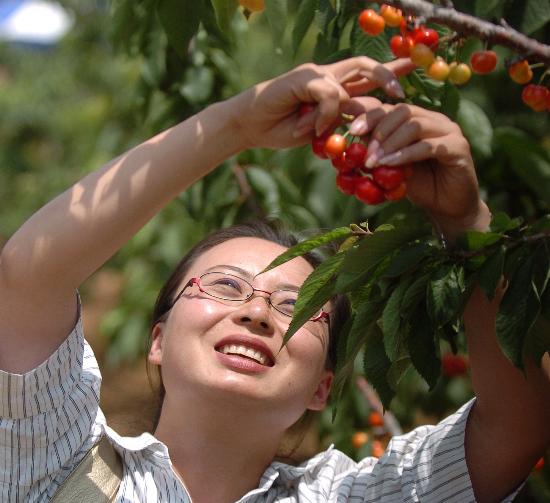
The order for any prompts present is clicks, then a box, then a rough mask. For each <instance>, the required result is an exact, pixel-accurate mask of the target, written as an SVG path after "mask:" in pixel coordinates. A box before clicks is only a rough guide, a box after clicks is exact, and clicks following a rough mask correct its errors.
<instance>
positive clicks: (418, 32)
mask: <svg viewBox="0 0 550 503" xmlns="http://www.w3.org/2000/svg"><path fill="white" fill-rule="evenodd" d="M412 37H413V40H414V42H415V44H424V45H427V46H428V47H429V48H430V49H431V50H432V51H436V50H437V46H438V45H439V34H438V33H437V31H435V30H434V29H432V28H426V27H425V26H420V27H418V28H416V29H414V30H413V35H412Z"/></svg>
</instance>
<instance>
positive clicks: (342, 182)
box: [336, 171, 362, 196]
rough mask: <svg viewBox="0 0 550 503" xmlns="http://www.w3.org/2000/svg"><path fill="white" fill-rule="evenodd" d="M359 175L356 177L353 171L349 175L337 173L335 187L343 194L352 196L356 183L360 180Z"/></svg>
mask: <svg viewBox="0 0 550 503" xmlns="http://www.w3.org/2000/svg"><path fill="white" fill-rule="evenodd" d="M361 178H362V177H361V175H358V174H357V173H356V172H355V171H350V172H349V173H338V174H337V175H336V186H337V187H338V188H339V189H340V191H342V192H343V193H344V194H347V195H348V196H353V195H354V194H355V189H356V187H357V184H358V182H359V181H360V180H361Z"/></svg>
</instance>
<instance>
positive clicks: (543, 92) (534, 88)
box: [521, 84, 550, 112]
mask: <svg viewBox="0 0 550 503" xmlns="http://www.w3.org/2000/svg"><path fill="white" fill-rule="evenodd" d="M549 94H550V91H548V89H547V88H546V87H544V86H538V85H535V84H528V85H526V86H525V87H524V88H523V91H522V92H521V99H522V100H523V102H524V103H525V104H526V105H527V106H528V107H530V108H531V109H533V110H534V111H535V112H542V111H544V110H546V109H547V106H548V100H549V98H548V95H549Z"/></svg>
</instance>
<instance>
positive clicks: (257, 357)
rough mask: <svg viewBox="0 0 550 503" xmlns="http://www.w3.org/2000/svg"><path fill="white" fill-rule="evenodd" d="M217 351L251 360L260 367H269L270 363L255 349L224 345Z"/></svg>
mask: <svg viewBox="0 0 550 503" xmlns="http://www.w3.org/2000/svg"><path fill="white" fill-rule="evenodd" d="M217 351H219V352H220V353H223V354H226V355H238V356H244V357H245V358H250V359H251V360H254V361H256V362H258V363H259V364H260V365H266V366H271V361H270V359H269V357H268V356H267V355H265V354H263V353H262V352H261V351H258V350H257V349H253V348H250V347H247V346H243V345H241V344H226V345H224V346H221V347H220V348H218V349H217Z"/></svg>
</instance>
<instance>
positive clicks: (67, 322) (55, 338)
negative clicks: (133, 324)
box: [0, 57, 550, 503]
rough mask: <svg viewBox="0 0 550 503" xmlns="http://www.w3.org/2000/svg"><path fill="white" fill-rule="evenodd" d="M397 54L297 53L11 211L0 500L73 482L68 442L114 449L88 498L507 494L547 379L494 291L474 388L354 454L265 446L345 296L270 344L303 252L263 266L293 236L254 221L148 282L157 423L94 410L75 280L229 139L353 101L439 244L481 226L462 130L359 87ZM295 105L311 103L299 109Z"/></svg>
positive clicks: (481, 329) (311, 379)
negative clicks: (124, 431) (115, 472)
mask: <svg viewBox="0 0 550 503" xmlns="http://www.w3.org/2000/svg"><path fill="white" fill-rule="evenodd" d="M412 68H413V65H412V64H411V63H410V61H408V60H406V59H400V60H396V61H393V62H390V63H387V64H385V65H382V64H379V63H377V62H376V61H373V60H371V59H369V58H366V57H358V58H352V59H349V60H343V61H339V62H337V63H334V64H330V65H325V66H317V65H313V64H306V65H302V66H300V67H298V68H296V69H294V70H292V71H290V72H288V73H286V74H284V75H281V76H279V77H276V78H274V79H273V80H270V81H267V82H262V83H260V84H258V85H256V86H254V87H253V88H251V89H249V90H247V91H245V92H243V93H241V94H239V95H237V96H235V97H233V98H231V99H229V100H227V101H225V102H222V103H217V104H214V105H212V106H209V107H208V108H206V109H205V110H203V111H201V112H200V113H198V114H197V115H195V116H193V117H191V118H189V119H187V120H185V121H183V122H182V123H180V124H177V125H176V126H174V127H172V128H171V129H168V130H167V131H164V132H162V133H160V134H158V135H157V136H155V137H154V138H151V139H149V140H147V141H145V142H144V143H142V144H141V145H138V146H137V147H135V148H134V149H132V150H130V151H129V152H127V153H125V154H123V155H121V156H120V157H118V158H116V159H114V160H113V161H111V162H110V163H108V164H106V165H105V166H103V167H102V168H100V169H99V170H97V171H95V172H93V173H91V174H89V175H88V176H86V177H85V178H83V179H82V180H80V181H79V182H77V183H76V184H75V185H74V186H73V187H71V188H70V189H68V190H67V191H66V192H64V193H63V194H61V195H60V196H58V197H57V198H56V199H54V200H53V201H51V202H50V203H48V204H47V205H46V206H44V207H43V208H42V209H41V210H39V211H38V212H37V213H36V214H35V215H33V216H32V217H31V218H29V220H28V221H27V222H26V223H24V224H23V226H22V227H21V228H20V229H19V230H18V231H17V232H16V233H15V234H14V235H13V236H12V237H11V238H10V240H9V241H8V242H7V243H6V245H5V246H4V248H3V249H2V252H1V255H0V369H2V370H0V396H1V400H0V501H2V502H9V503H18V502H26V503H36V502H44V501H50V500H52V498H54V497H56V496H55V495H56V494H57V495H59V496H58V497H59V498H63V495H66V494H67V493H70V492H71V491H72V487H71V486H70V484H72V483H73V481H74V480H78V477H77V478H76V479H75V478H71V479H68V477H69V475H70V474H71V473H76V474H80V473H81V471H84V472H85V471H86V467H87V466H97V465H98V463H96V461H97V454H94V455H92V458H93V459H92V463H86V462H85V463H83V464H81V465H80V462H81V461H82V460H83V459H84V457H85V456H87V455H88V453H89V452H94V453H97V452H105V449H107V451H110V452H111V453H112V452H113V450H114V451H116V453H117V455H118V457H119V458H120V460H121V464H122V467H123V470H122V475H121V478H120V480H117V481H116V482H117V484H118V483H119V482H120V483H119V484H118V485H117V484H114V487H115V488H116V491H115V493H116V494H113V496H112V498H111V496H105V495H104V496H103V497H95V495H93V496H92V498H94V501H108V500H110V499H113V500H115V501H117V502H121V503H122V502H124V503H128V502H132V503H134V502H136V503H150V502H156V501H158V502H191V501H193V502H195V503H230V502H234V501H239V502H242V503H245V502H246V503H253V502H267V501H270V502H273V501H279V502H285V503H291V502H293V503H297V502H298V501H322V502H342V501H364V502H368V501H370V502H374V501H376V502H378V501H381V502H384V503H389V502H393V503H398V502H402V501H416V502H418V501H421V502H422V503H425V502H433V503H439V502H441V501H446V502H462V501H468V502H469V501H474V500H476V499H477V500H478V501H497V500H503V501H511V499H512V498H513V496H514V494H515V491H516V489H517V488H518V486H520V484H521V483H522V481H523V480H524V479H525V477H526V476H527V475H528V474H529V471H530V469H531V467H532V466H533V465H534V464H535V462H536V461H537V459H539V458H540V456H541V455H542V453H543V451H544V448H545V447H546V446H547V445H548V444H549V443H550V430H549V428H548V424H549V423H550V410H549V409H550V400H548V397H549V396H550V384H549V379H548V376H547V375H545V374H544V373H543V372H542V371H541V369H539V368H536V367H535V366H534V364H532V362H527V363H526V368H525V375H524V374H522V373H521V372H519V371H517V369H515V368H514V367H513V366H512V365H511V364H510V362H509V361H508V360H507V359H506V358H505V357H504V356H503V354H502V353H501V352H500V349H499V347H498V344H497V343H496V337H495V329H494V325H495V313H496V309H497V307H498V302H499V299H498V298H497V299H495V300H494V301H492V302H489V301H488V300H487V299H486V298H485V297H484V296H483V294H481V292H480V291H476V292H474V294H473V295H472V297H471V299H472V300H470V301H469V302H468V306H467V308H466V312H465V327H466V335H467V338H468V344H469V348H470V362H471V369H472V377H473V384H474V388H475V391H476V394H477V396H478V397H479V399H478V400H472V401H470V402H469V403H467V404H465V405H464V406H463V407H461V408H460V409H459V410H458V411H457V412H456V413H455V414H453V415H452V416H450V417H448V418H447V419H445V420H444V421H442V422H441V423H440V424H438V425H435V426H425V427H420V428H417V429H415V430H413V431H411V432H409V433H407V434H406V435H402V436H398V437H395V438H393V439H392V441H391V442H390V444H389V445H388V448H387V450H386V452H385V453H384V455H383V456H381V458H380V459H377V458H372V457H369V458H365V459H363V460H361V461H360V462H358V463H356V462H354V461H352V460H351V459H350V458H348V457H347V456H345V455H344V454H343V453H342V452H339V451H338V450H336V449H333V448H329V449H327V450H326V451H325V452H322V453H319V454H318V455H316V456H315V457H313V458H312V459H309V460H307V461H306V462H304V463H302V464H301V465H300V466H292V465H290V464H287V463H283V462H281V461H278V460H276V457H277V453H278V450H279V447H280V445H281V442H282V440H283V438H284V436H285V434H286V432H287V431H288V430H289V428H291V427H292V425H294V424H296V422H297V421H298V420H299V419H300V418H301V417H303V415H304V414H305V413H306V412H307V411H319V410H322V409H323V408H324V407H325V404H326V401H327V398H328V395H329V392H330V387H331V382H332V378H333V368H334V365H335V356H336V355H335V345H336V344H335V342H336V340H337V337H338V332H339V330H340V328H341V326H342V323H343V322H344V321H345V319H346V313H347V306H346V301H345V300H344V299H340V298H334V299H332V301H331V302H329V303H328V305H326V306H324V307H323V309H322V311H321V312H319V313H317V314H316V315H315V316H314V317H313V318H311V319H310V320H308V321H307V322H306V323H305V324H304V325H303V326H302V327H301V328H300V329H299V330H298V331H297V332H296V333H295V335H294V336H293V337H292V338H291V339H290V340H289V341H288V343H287V344H286V345H285V346H284V347H281V346H282V342H283V336H284V334H285V331H286V330H287V328H288V324H289V320H290V319H291V314H292V312H293V304H294V301H295V299H296V290H298V289H299V288H300V286H301V285H302V284H303V283H304V281H305V279H306V278H307V277H308V275H309V274H310V273H311V272H312V271H313V270H314V268H315V267H317V265H318V263H319V261H318V259H317V258H316V257H315V256H314V255H306V256H304V257H296V258H294V259H292V260H290V261H288V262H285V263H284V264H282V265H280V266H279V267H277V268H275V269H271V270H269V271H267V272H262V271H263V270H264V269H265V268H266V266H267V265H268V264H269V263H270V262H271V261H272V260H273V259H274V258H275V257H277V256H279V255H280V254H281V253H282V252H284V251H285V250H287V249H288V247H289V246H291V245H293V244H294V243H295V240H293V239H292V238H290V237H289V236H286V235H285V234H284V233H282V232H280V231H278V230H277V229H275V228H274V227H272V226H269V225H266V224H262V223H257V224H245V225H240V226H236V227H232V228H229V229H224V230H221V231H219V232H217V233H215V234H213V235H212V236H210V237H209V238H207V239H206V240H204V241H202V242H201V243H200V244H198V245H197V246H196V247H195V248H194V249H193V250H191V252H189V254H188V255H186V257H185V258H184V259H183V260H182V261H181V262H180V264H179V265H178V266H177V267H176V270H175V272H174V273H173V274H172V276H171V277H170V278H169V279H168V281H167V283H166V285H165V286H164V288H163V289H162V291H161V292H160V295H159V298H158V301H157V303H156V306H155V311H154V315H153V323H152V326H151V343H150V349H149V352H148V356H147V358H148V361H149V363H150V364H152V365H155V366H157V367H158V369H159V372H160V375H161V379H162V381H161V383H162V387H161V391H160V393H161V398H162V400H161V404H160V405H161V406H160V408H159V415H158V424H157V425H156V428H155V431H154V434H150V433H143V434H142V435H140V436H139V437H121V436H120V435H118V434H117V433H116V432H115V431H113V430H112V429H111V428H110V427H109V426H108V425H107V424H106V421H105V417H104V416H103V413H102V411H101V409H100V408H99V389H100V384H101V374H100V372H99V369H98V367H97V361H96V359H95V356H94V354H93V351H92V349H91V347H90V346H89V344H88V343H87V342H86V341H85V339H84V334H83V330H82V321H81V316H80V314H81V313H80V305H79V301H78V295H76V294H75V291H76V289H77V288H78V287H79V286H80V285H81V284H82V282H83V281H84V280H85V279H86V278H88V277H89V276H90V274H92V273H93V272H94V271H96V270H97V269H98V268H99V267H101V266H102V265H103V264H104V263H105V261H106V260H107V259H108V258H109V257H111V256H112V255H113V254H114V253H115V252H116V251H117V250H118V249H119V248H120V247H122V246H123V245H124V244H125V243H126V242H127V241H128V240H129V239H130V238H131V237H132V236H133V235H134V234H135V233H136V232H137V231H138V230H139V229H140V228H141V227H143V225H145V224H146V223H147V222H148V221H149V220H150V219H151V218H152V217H153V216H154V215H155V214H156V213H157V212H158V211H159V210H160V209H161V208H162V207H164V206H165V205H166V204H168V203H169V202H170V201H171V200H172V199H173V198H175V197H176V196H177V195H178V194H179V193H180V192H181V191H183V190H185V189H186V188H187V187H189V186H190V185H191V184H192V183H193V182H195V181H197V180H198V179H200V178H202V177H204V176H205V175H206V174H208V173H209V172H210V171H212V170H213V169H215V168H216V166H218V165H219V164H220V163H221V162H223V161H224V160H225V159H227V158H229V157H231V156H232V155H235V154H236V153H237V152H239V151H241V150H244V149H246V148H250V147H270V148H288V147H293V146H298V145H304V144H306V143H307V142H310V141H311V140H312V139H313V138H314V136H315V134H317V135H321V134H323V133H324V132H325V131H327V129H329V128H331V127H333V126H334V124H336V123H338V121H339V120H340V118H341V116H342V114H343V113H345V114H347V115H349V114H352V115H354V116H356V118H355V120H354V122H353V123H352V124H351V125H350V128H351V129H352V130H353V131H354V134H356V135H359V136H363V135H366V134H369V135H370V136H371V142H370V144H369V149H371V150H372V152H371V154H370V156H369V161H368V162H369V166H370V165H375V164H377V163H378V162H379V159H385V163H391V162H394V163H401V162H402V163H410V162H415V165H414V168H413V173H412V175H411V177H410V178H409V179H408V180H407V187H408V197H409V198H410V200H411V201H412V202H413V203H415V204H417V205H419V206H420V207H422V208H423V209H424V210H426V212H427V213H428V214H429V217H430V218H431V219H432V220H433V221H434V222H435V223H436V225H437V228H438V230H439V231H440V232H443V233H444V234H445V235H446V237H447V238H448V239H449V241H452V240H453V239H455V237H456V236H457V235H458V234H459V233H461V232H462V231H464V230H466V229H476V230H485V229H486V228H487V227H488V224H489V220H490V213H489V210H488V208H487V206H486V205H485V203H484V202H483V201H482V200H481V199H480V196H479V191H478V184H477V178H476V175H475V170H474V166H473V161H472V158H471V155H470V150H469V146H468V143H467V142H466V140H465V139H464V137H463V135H462V132H461V131H460V128H459V127H458V126H457V125H456V124H454V123H453V122H451V121H450V120H449V119H448V118H447V117H445V116H443V115H440V114H437V113H434V112H431V111H428V110H424V109H422V108H418V107H415V106H412V105H406V104H399V105H389V104H384V103H382V102H380V101H379V100H377V99H375V98H372V97H361V96H358V95H359V94H361V93H364V92H366V91H368V90H371V89H374V88H376V87H380V88H382V89H384V90H386V92H387V93H389V94H391V95H392V97H394V98H397V97H399V96H402V91H401V90H400V87H399V83H398V81H397V76H398V75H402V74H405V73H407V72H409V71H410V70H411V69H412ZM302 103H310V104H315V106H314V107H313V112H312V113H308V114H307V115H303V116H300V114H299V108H300V105H301V104H302ZM212 145H216V148H212ZM392 159H393V160H392ZM495 389H498V390H499V393H494V390H495ZM525 411H529V414H525ZM101 439H103V441H102V442H101V444H100V445H99V450H96V449H95V447H94V446H97V445H98V444H99V443H100V440H101ZM514 439H520V440H521V444H520V443H519V441H516V443H514ZM100 457H101V455H100ZM83 467H84V468H83ZM75 470H76V471H75ZM88 476H89V474H86V473H84V475H83V476H82V477H81V478H82V479H83V480H88V479H89V477H88ZM67 480H70V481H69V482H67ZM67 483H68V484H69V488H70V489H71V490H69V491H67V486H65V485H64V484H67ZM112 486H113V484H109V487H112ZM60 487H63V488H64V489H63V490H61V491H58V489H59V488H60ZM102 487H103V486H102V484H101V483H100V484H99V487H98V486H96V490H97V489H101V488H102ZM77 499H78V500H80V497H78V498H77ZM74 500H75V499H74V498H73V499H71V500H70V501H74ZM58 501H60V500H59V499H57V501H56V503H58ZM61 501H62V503H64V501H65V500H63V499H61Z"/></svg>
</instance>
